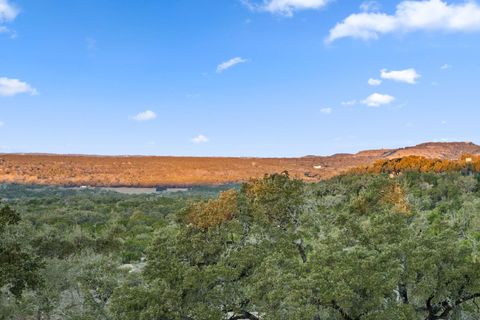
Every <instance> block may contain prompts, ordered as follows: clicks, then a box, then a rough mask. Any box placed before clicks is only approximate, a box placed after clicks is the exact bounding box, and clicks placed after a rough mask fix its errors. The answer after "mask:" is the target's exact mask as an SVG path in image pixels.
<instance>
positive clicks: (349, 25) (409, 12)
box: [327, 0, 480, 42]
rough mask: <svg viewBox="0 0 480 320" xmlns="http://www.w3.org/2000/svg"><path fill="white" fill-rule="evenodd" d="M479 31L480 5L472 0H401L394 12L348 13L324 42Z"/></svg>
mask: <svg viewBox="0 0 480 320" xmlns="http://www.w3.org/2000/svg"><path fill="white" fill-rule="evenodd" d="M419 30H424V31H447V32H471V31H480V6H479V5H478V4H477V3H476V2H475V1H465V2H464V3H458V4H457V3H452V4H448V3H447V2H446V1H443V0H426V1H412V0H406V1H402V2H400V3H399V4H398V5H397V9H396V12H395V14H393V15H389V14H386V13H380V12H362V13H356V14H352V15H350V16H348V17H347V18H345V20H343V21H342V22H340V23H338V24H337V25H336V26H335V27H333V28H332V29H331V30H330V34H329V36H328V38H327V42H333V41H335V40H337V39H340V38H345V37H351V38H357V39H363V40H368V39H378V38H379V37H380V35H383V34H388V33H395V32H404V33H406V32H413V31H419Z"/></svg>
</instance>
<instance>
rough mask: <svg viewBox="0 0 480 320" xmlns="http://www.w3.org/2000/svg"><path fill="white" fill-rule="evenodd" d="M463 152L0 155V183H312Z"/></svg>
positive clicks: (439, 147) (430, 147)
mask: <svg viewBox="0 0 480 320" xmlns="http://www.w3.org/2000/svg"><path fill="white" fill-rule="evenodd" d="M462 154H480V146H477V145H475V144H473V143H465V142H455V143H425V144H420V145H417V146H414V147H407V148H402V149H391V150H390V149H381V150H371V151H362V152H359V153H357V154H336V155H333V156H327V157H320V156H308V157H303V158H213V157H203V158H199V157H150V156H149V157H146V156H145V157H143V156H118V157H117V156H81V155H45V154H0V182H4V183H22V184H51V185H72V186H80V185H89V186H145V187H151V186H158V185H199V184H223V183H230V182H242V181H246V180H248V179H250V178H253V177H261V176H263V175H264V174H266V173H275V172H282V171H285V170H286V171H289V173H290V175H291V176H294V177H297V178H301V179H303V180H305V181H311V182H313V181H318V180H320V179H324V178H329V177H332V176H335V175H337V174H339V173H342V172H345V171H346V170H349V169H352V168H356V167H359V166H362V165H369V164H373V163H374V162H376V161H378V160H382V159H394V158H400V157H405V156H411V155H416V156H423V157H426V158H435V159H437V158H438V159H457V158H459V157H460V156H461V155H462Z"/></svg>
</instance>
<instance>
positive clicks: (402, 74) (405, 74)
mask: <svg viewBox="0 0 480 320" xmlns="http://www.w3.org/2000/svg"><path fill="white" fill-rule="evenodd" d="M380 76H381V77H382V79H386V80H393V81H397V82H405V83H408V84H415V83H417V80H418V79H419V78H420V77H421V75H420V74H418V72H417V71H416V70H415V69H413V68H410V69H405V70H398V71H388V70H386V69H383V70H381V71H380Z"/></svg>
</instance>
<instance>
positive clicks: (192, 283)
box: [0, 170, 480, 320]
mask: <svg viewBox="0 0 480 320" xmlns="http://www.w3.org/2000/svg"><path fill="white" fill-rule="evenodd" d="M367 171H368V170H367ZM416 171H418V170H402V174H400V175H393V176H392V175H388V173H389V172H386V171H385V173H380V174H378V173H376V174H372V173H368V172H362V174H358V173H351V174H347V175H343V176H338V177H335V178H333V179H330V180H326V181H322V182H319V183H315V184H307V183H304V182H302V181H300V180H296V179H293V178H291V177H289V175H288V174H287V173H283V174H274V175H268V176H265V177H264V178H263V179H255V180H251V181H249V182H247V183H244V184H242V185H240V186H234V187H233V188H231V189H230V188H210V189H208V188H207V189H205V190H196V191H194V192H189V193H186V194H176V195H168V196H166V195H162V194H159V195H125V194H118V193H115V192H105V191H98V190H68V189H62V188H54V187H35V186H19V185H3V186H2V187H0V197H1V198H2V199H3V202H2V205H1V207H0V288H1V291H0V319H25V320H27V319H38V320H41V319H51V320H54V319H72V320H73V319H92V320H93V319H119V320H134V319H140V320H177V319H178V320H204V319H206V320H208V319H215V320H216V319H218V320H223V319H225V320H239V319H262V320H264V319H265V320H267V319H300V320H301V319H308V320H323V319H333V320H337V319H338V320H354V319H355V320H357V319H358V320H360V319H361V320H363V319H365V320H374V319H392V320H396V319H398V320H400V319H405V320H407V319H414V320H415V319H425V320H434V319H455V320H470V319H471V320H473V319H479V318H480V301H477V300H480V177H478V176H476V175H475V174H474V173H472V172H462V173H461V172H458V171H455V170H451V171H452V172H444V173H434V172H416ZM426 171H430V170H426ZM433 171H435V170H433ZM382 172H383V171H382Z"/></svg>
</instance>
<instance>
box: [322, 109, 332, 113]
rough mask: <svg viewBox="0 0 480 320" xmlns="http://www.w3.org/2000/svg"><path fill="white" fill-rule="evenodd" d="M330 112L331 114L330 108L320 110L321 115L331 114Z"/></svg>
mask: <svg viewBox="0 0 480 320" xmlns="http://www.w3.org/2000/svg"><path fill="white" fill-rule="evenodd" d="M332 112H333V110H332V108H323V109H320V113H322V114H332Z"/></svg>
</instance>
